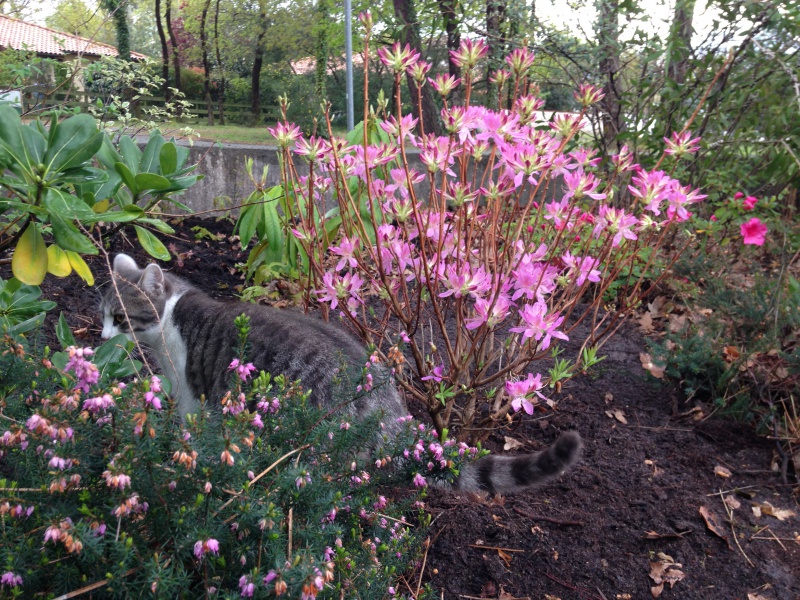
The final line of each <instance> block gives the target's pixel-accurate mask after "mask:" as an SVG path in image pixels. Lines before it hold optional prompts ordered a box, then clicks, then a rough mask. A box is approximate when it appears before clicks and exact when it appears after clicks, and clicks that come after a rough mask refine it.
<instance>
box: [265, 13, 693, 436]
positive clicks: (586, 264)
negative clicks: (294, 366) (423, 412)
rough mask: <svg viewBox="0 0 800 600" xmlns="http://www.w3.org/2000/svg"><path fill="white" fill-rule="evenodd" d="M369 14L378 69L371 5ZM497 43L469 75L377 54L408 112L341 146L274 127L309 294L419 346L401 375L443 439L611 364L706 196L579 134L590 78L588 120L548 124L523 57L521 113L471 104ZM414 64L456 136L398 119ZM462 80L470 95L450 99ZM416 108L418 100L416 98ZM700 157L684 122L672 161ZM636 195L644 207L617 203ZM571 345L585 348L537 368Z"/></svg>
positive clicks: (509, 75) (409, 352) (380, 342)
mask: <svg viewBox="0 0 800 600" xmlns="http://www.w3.org/2000/svg"><path fill="white" fill-rule="evenodd" d="M362 22H363V23H364V24H365V26H366V38H365V50H364V61H365V64H367V63H368V60H369V40H370V30H369V26H370V18H369V17H368V15H363V16H362ZM486 51H487V50H486V45H485V44H484V43H483V42H481V41H479V40H478V41H473V40H466V41H464V43H463V44H462V45H461V47H460V49H459V50H457V51H454V52H453V59H454V61H455V62H456V63H457V64H458V65H459V66H460V67H461V70H462V71H461V77H460V78H459V79H456V78H454V77H452V76H449V75H447V76H443V75H436V76H433V77H429V70H430V65H428V64H427V63H425V62H423V61H421V60H420V59H419V56H418V55H417V54H416V53H415V52H413V51H412V50H411V49H410V48H408V47H407V46H406V47H405V48H404V47H402V46H401V45H400V44H395V45H394V46H391V47H387V48H381V49H380V50H379V56H380V60H381V61H382V62H383V63H384V64H385V65H386V66H387V67H388V68H390V69H391V70H392V71H393V73H394V77H395V84H396V85H395V89H396V90H398V93H397V94H396V95H395V98H394V100H395V106H394V107H391V108H388V109H387V107H386V106H378V107H377V109H375V108H371V107H369V106H366V105H365V107H364V121H363V123H362V124H361V125H360V126H358V127H356V130H355V131H354V132H352V133H351V134H350V135H349V136H348V137H347V138H346V139H342V138H340V137H337V136H335V135H333V132H332V130H331V129H330V127H329V129H328V139H323V138H321V137H317V136H311V137H305V136H303V135H302V134H301V132H300V130H299V128H297V127H295V126H294V125H292V124H290V123H288V122H287V121H286V120H284V121H283V122H281V123H279V124H278V125H277V126H276V127H275V128H274V129H272V130H271V133H272V134H273V135H274V136H275V138H276V139H277V141H278V143H279V145H280V155H281V169H282V180H283V184H282V187H280V188H279V189H280V192H281V195H282V199H283V200H282V201H283V207H284V208H285V212H286V214H285V218H284V224H285V227H286V233H287V235H288V234H289V233H290V234H291V235H292V236H294V238H295V239H296V241H297V244H298V246H299V248H298V254H299V256H300V257H301V259H298V260H297V261H296V263H297V264H299V265H301V266H303V267H305V271H303V272H302V273H301V276H300V281H301V282H302V283H305V286H306V288H305V291H306V302H307V303H308V302H309V301H310V300H312V299H316V300H317V301H319V302H320V303H321V304H322V305H323V307H324V308H325V309H328V310H333V311H339V313H340V315H341V317H342V319H343V320H344V321H346V322H347V323H348V324H349V326H350V327H351V328H352V329H353V330H355V331H356V332H357V333H358V334H359V335H360V336H361V337H362V338H363V339H364V340H365V341H366V342H367V343H369V344H372V345H373V346H374V347H375V349H376V352H377V353H378V354H379V355H380V356H381V357H383V358H385V359H387V360H390V359H393V358H397V357H400V358H402V357H403V356H404V354H405V355H406V356H408V360H407V362H406V364H407V365H408V368H407V369H404V370H403V371H402V372H401V373H400V376H399V384H400V385H401V386H402V387H403V388H404V390H405V391H406V393H407V394H408V395H410V396H412V397H414V398H415V399H417V400H418V401H421V402H422V403H423V404H424V405H425V406H426V407H427V409H428V412H429V413H430V415H431V418H432V419H433V423H434V425H435V427H436V429H437V430H438V431H443V430H444V429H445V428H447V427H448V426H450V425H451V424H454V425H457V426H459V427H460V428H461V431H462V434H463V435H464V436H470V435H475V432H479V431H483V432H485V431H486V430H487V429H486V428H487V427H489V426H490V425H491V424H494V423H498V422H502V421H505V420H506V419H507V418H510V417H512V416H513V415H514V413H519V412H525V413H528V414H531V413H532V412H533V410H534V408H535V406H537V405H540V406H544V405H548V404H552V400H551V399H548V396H547V394H548V385H549V386H550V387H551V388H552V387H558V386H559V385H560V384H561V383H562V381H563V380H565V379H568V378H569V377H571V376H573V375H575V374H576V373H579V372H582V371H584V370H585V369H587V368H589V367H591V366H592V365H593V364H594V363H596V362H597V361H598V360H600V357H599V355H598V349H599V348H600V347H601V346H602V344H603V343H604V342H605V340H607V339H608V337H609V336H610V335H612V334H613V333H614V332H615V331H617V329H619V327H620V326H621V325H622V322H623V320H624V318H625V317H626V315H628V314H630V312H631V311H632V310H633V309H635V308H636V307H637V306H638V305H639V303H640V301H641V298H642V297H643V296H644V295H645V294H647V292H648V289H649V288H650V286H651V285H652V284H653V283H657V282H658V280H659V277H660V276H661V275H660V272H659V270H658V269H657V268H656V267H659V266H663V268H662V269H661V272H663V270H664V269H666V268H668V267H669V266H670V264H671V262H672V261H673V260H675V258H676V257H677V255H678V254H679V253H680V248H677V249H676V248H674V247H669V244H671V243H672V242H673V240H674V239H675V237H674V232H676V231H677V229H678V228H679V226H680V224H681V223H683V222H684V221H686V220H687V219H688V218H689V216H690V212H689V210H690V208H691V205H692V204H694V203H696V202H698V201H700V200H702V199H703V198H704V196H703V195H702V194H700V193H699V191H698V190H695V189H691V188H689V187H687V186H684V185H682V184H681V183H680V181H678V180H676V179H675V178H673V177H672V176H671V175H670V174H669V173H667V172H665V171H662V170H660V169H659V167H660V162H659V165H658V166H657V167H656V169H654V170H652V171H647V170H643V169H641V168H639V166H638V165H636V164H634V162H633V159H632V154H631V153H630V152H629V151H628V149H627V148H625V147H623V148H622V150H621V152H620V153H619V154H616V155H614V156H610V157H599V156H594V154H593V152H592V151H590V150H587V149H585V148H583V147H582V146H581V145H580V144H579V143H578V142H577V141H576V140H577V134H578V132H579V130H580V129H581V126H582V122H583V119H584V116H585V115H586V112H587V110H588V108H589V107H590V106H591V105H592V104H593V103H595V102H597V101H598V100H599V99H600V98H601V97H602V93H601V92H600V90H599V89H598V88H595V87H594V86H591V85H582V86H581V87H580V89H579V90H578V91H577V92H576V94H575V97H576V101H577V102H578V103H579V105H580V106H581V107H582V108H581V111H580V112H579V113H576V114H562V115H559V116H557V117H556V118H555V119H553V121H552V122H550V123H547V124H544V125H541V124H539V125H537V123H536V117H537V111H539V110H540V109H541V108H542V105H543V101H542V99H541V98H539V97H537V95H536V86H535V84H534V82H532V81H530V78H529V74H530V72H531V67H532V65H533V64H534V63H533V60H534V57H533V55H532V54H531V53H530V52H528V51H526V50H525V49H520V50H516V51H514V52H513V53H512V54H511V55H509V56H508V57H507V59H506V64H505V66H506V69H504V70H502V71H501V72H498V73H497V74H495V76H494V81H495V85H496V86H497V88H498V90H499V92H498V93H499V94H501V95H502V94H506V93H507V92H509V91H510V92H511V97H513V98H516V100H515V102H514V106H513V108H511V109H510V110H506V109H501V110H491V109H487V108H484V107H481V106H473V105H471V104H470V97H471V93H472V90H473V71H474V70H475V69H476V66H477V65H478V63H479V61H480V60H481V59H482V58H483V57H484V56H485V54H486ZM366 72H368V69H366ZM407 74H408V75H409V76H410V77H412V78H414V79H415V81H417V83H418V84H419V85H431V86H433V88H434V89H435V90H436V92H437V93H438V94H439V95H440V97H441V101H442V104H443V108H442V111H441V119H442V123H443V127H444V130H445V132H446V133H445V135H441V136H437V135H435V134H434V133H432V132H426V131H424V130H423V128H422V126H421V124H420V123H419V122H418V120H417V119H415V118H414V117H413V116H411V115H404V114H402V110H401V107H402V99H401V97H400V92H399V90H401V88H402V86H401V85H400V82H401V80H402V78H403V77H406V75H407ZM365 85H367V83H366V82H365ZM459 86H461V90H462V93H461V95H460V96H461V97H463V99H464V101H463V103H462V104H451V103H450V102H449V101H448V98H449V97H450V95H451V92H452V91H453V90H454V89H456V88H457V87H459ZM412 101H413V102H416V103H417V104H418V106H419V109H418V110H421V102H420V98H412ZM284 109H285V102H284ZM696 149H697V145H696V140H695V139H694V138H693V137H692V136H691V135H690V134H689V133H688V132H687V131H686V130H683V131H679V132H675V134H674V135H673V136H671V137H670V138H669V139H668V140H667V145H666V147H665V150H664V156H663V157H662V159H664V160H667V159H668V160H673V158H672V155H675V154H681V155H683V154H691V153H693V152H695V151H696ZM411 151H414V152H418V153H419V160H420V162H421V163H422V166H423V170H422V171H419V170H417V169H416V168H414V167H413V166H412V165H411V163H410V162H409V154H410V152H411ZM603 158H606V159H607V160H608V162H609V164H610V165H611V168H610V171H611V175H609V176H608V177H605V176H603V175H602V172H601V171H600V170H599V165H600V163H601V160H602V159H603ZM303 163H304V165H303ZM667 164H669V163H667ZM623 192H624V193H625V194H626V195H628V196H630V197H631V198H632V202H631V203H630V204H628V203H626V204H625V205H621V204H620V203H619V201H618V199H619V198H620V196H621V195H622V193H623ZM331 203H332V204H333V208H332V209H331V208H330V206H331ZM262 243H264V241H263V240H262ZM267 243H268V242H267ZM665 248H666V249H668V250H670V255H669V258H667V259H665V258H664V256H665V255H664V250H665ZM612 285H613V286H614V287H613V288H611V286H612ZM566 341H571V342H572V343H573V344H574V346H573V348H576V350H575V351H574V354H572V355H571V356H570V357H569V358H567V357H563V358H561V359H559V360H558V361H557V363H556V365H555V366H554V367H552V368H550V369H549V371H548V370H546V369H544V368H543V367H541V366H540V365H542V364H543V363H542V362H541V361H542V360H544V359H548V358H550V356H551V355H553V354H556V353H558V352H559V350H558V348H559V345H560V344H561V343H563V342H566ZM537 371H538V372H537Z"/></svg>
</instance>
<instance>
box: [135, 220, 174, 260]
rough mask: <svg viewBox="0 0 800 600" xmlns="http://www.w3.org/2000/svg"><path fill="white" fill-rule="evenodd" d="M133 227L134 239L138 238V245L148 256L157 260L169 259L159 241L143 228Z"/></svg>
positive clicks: (167, 253) (167, 252)
mask: <svg viewBox="0 0 800 600" xmlns="http://www.w3.org/2000/svg"><path fill="white" fill-rule="evenodd" d="M133 227H134V229H136V237H138V238H139V243H140V244H141V245H142V248H144V249H145V251H146V252H147V253H148V254H149V255H150V256H152V257H154V258H157V259H159V260H169V259H170V255H169V250H167V248H166V247H165V246H164V244H162V243H161V240H159V239H158V238H157V237H156V236H154V235H153V234H152V233H150V232H149V231H147V229H145V228H144V227H139V226H138V225H134V226H133Z"/></svg>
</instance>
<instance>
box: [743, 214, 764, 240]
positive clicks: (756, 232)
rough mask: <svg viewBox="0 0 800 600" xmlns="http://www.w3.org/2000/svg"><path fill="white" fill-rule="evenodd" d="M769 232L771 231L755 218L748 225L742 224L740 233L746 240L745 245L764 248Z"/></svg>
mask: <svg viewBox="0 0 800 600" xmlns="http://www.w3.org/2000/svg"><path fill="white" fill-rule="evenodd" d="M768 231H769V229H767V226H766V225H764V224H763V223H762V222H761V220H760V219H758V218H756V217H753V218H752V219H750V220H749V221H747V222H746V223H742V224H741V225H740V227H739V232H740V233H741V234H742V237H743V238H744V243H745V244H751V245H753V246H763V245H764V240H765V239H766V237H767V232H768Z"/></svg>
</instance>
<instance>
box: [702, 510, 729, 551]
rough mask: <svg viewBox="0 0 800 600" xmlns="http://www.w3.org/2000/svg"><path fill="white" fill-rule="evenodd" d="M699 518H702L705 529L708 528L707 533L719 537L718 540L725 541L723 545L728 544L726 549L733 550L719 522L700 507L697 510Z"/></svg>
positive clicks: (712, 514) (710, 513)
mask: <svg viewBox="0 0 800 600" xmlns="http://www.w3.org/2000/svg"><path fill="white" fill-rule="evenodd" d="M698 512H699V513H700V516H701V517H703V520H704V521H705V522H706V527H708V529H709V531H711V533H713V534H714V535H716V536H717V537H719V538H720V539H723V540H725V543H726V544H728V548H730V549H731V550H733V546H731V542H730V540H729V539H728V536H727V535H725V533H724V530H723V529H722V527H721V526H720V524H719V520H718V519H717V517H716V516H715V515H714V513H712V512H711V511H709V510H708V509H707V508H706V507H705V506H701V507H700V508H699V509H698Z"/></svg>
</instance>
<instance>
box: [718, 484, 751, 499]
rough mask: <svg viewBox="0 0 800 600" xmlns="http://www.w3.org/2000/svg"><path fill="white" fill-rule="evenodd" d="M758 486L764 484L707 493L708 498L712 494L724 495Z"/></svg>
mask: <svg viewBox="0 0 800 600" xmlns="http://www.w3.org/2000/svg"><path fill="white" fill-rule="evenodd" d="M758 487H763V486H760V485H746V486H744V487H737V488H733V489H732V490H720V491H718V492H714V493H713V494H706V498H710V497H711V496H723V495H724V494H734V493H736V492H739V491H741V490H749V489H752V488H758Z"/></svg>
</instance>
